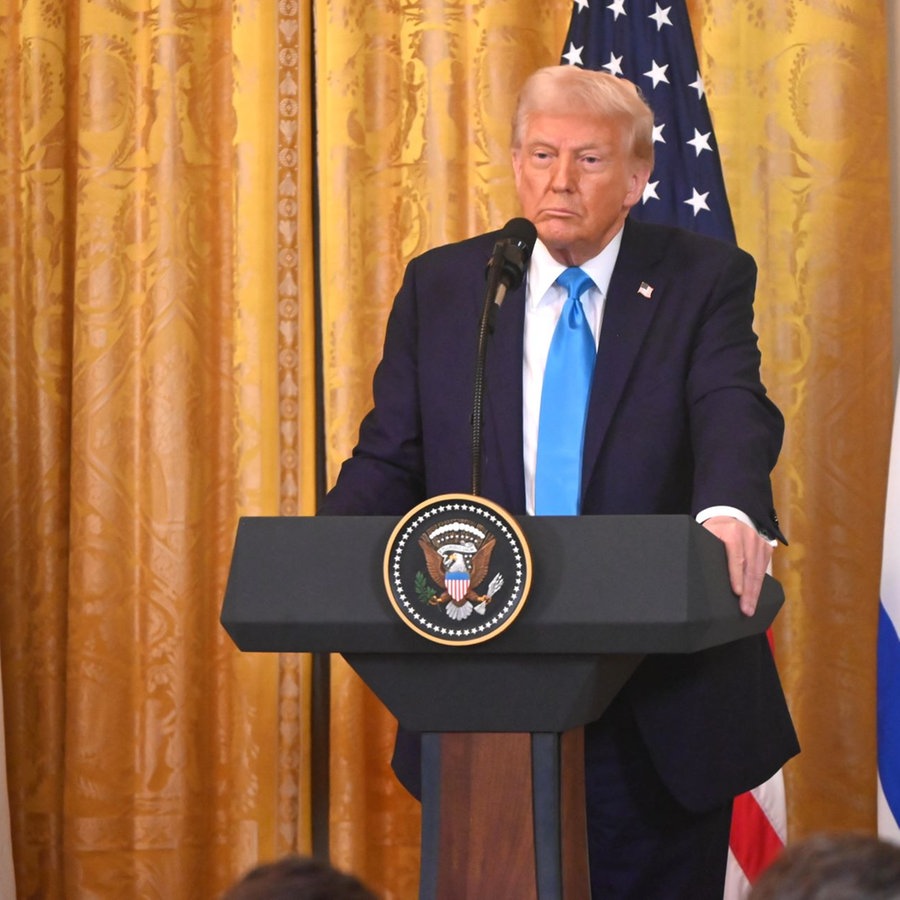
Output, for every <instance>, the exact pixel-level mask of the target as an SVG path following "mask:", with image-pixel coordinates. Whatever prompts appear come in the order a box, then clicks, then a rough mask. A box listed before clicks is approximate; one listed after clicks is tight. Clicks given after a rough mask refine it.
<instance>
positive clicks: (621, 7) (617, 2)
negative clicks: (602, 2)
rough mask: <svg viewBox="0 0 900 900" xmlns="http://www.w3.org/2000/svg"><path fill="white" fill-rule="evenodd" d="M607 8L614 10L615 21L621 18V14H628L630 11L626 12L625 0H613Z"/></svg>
mask: <svg viewBox="0 0 900 900" xmlns="http://www.w3.org/2000/svg"><path fill="white" fill-rule="evenodd" d="M606 8H607V9H611V10H612V12H613V17H614V19H613V20H614V21H615V20H616V19H618V18H619V16H627V15H628V13H627V12H625V0H613V2H612V3H610V4H609V6H607V7H606Z"/></svg>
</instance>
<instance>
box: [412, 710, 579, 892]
mask: <svg viewBox="0 0 900 900" xmlns="http://www.w3.org/2000/svg"><path fill="white" fill-rule="evenodd" d="M419 897H420V900H459V898H461V897H472V898H479V897H516V898H517V900H562V898H565V900H588V898H589V897H590V881H589V876H588V862H587V835H586V823H585V809H584V743H583V732H582V730H581V729H580V728H578V729H574V730H572V731H569V732H566V733H565V734H564V735H562V736H560V735H558V734H552V733H541V734H503V733H491V734H484V733H476V734H463V733H453V734H447V733H445V734H426V735H423V738H422V866H421V881H420V888H419Z"/></svg>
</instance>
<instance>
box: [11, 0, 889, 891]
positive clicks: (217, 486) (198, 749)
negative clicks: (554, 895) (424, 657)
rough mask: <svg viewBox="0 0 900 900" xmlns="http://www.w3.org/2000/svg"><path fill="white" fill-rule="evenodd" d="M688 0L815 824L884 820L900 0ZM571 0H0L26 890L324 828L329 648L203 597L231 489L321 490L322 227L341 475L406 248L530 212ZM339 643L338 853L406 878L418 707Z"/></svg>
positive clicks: (266, 492) (205, 874)
mask: <svg viewBox="0 0 900 900" xmlns="http://www.w3.org/2000/svg"><path fill="white" fill-rule="evenodd" d="M688 6H689V9H690V12H691V16H692V22H693V25H694V30H695V37H696V39H697V43H698V50H699V51H700V59H701V66H702V67H703V69H704V75H705V78H706V84H707V88H708V94H709V99H710V104H711V107H712V110H713V117H714V123H715V126H716V134H717V138H718V141H719V143H720V145H721V148H722V152H723V158H724V165H725V176H726V181H727V183H728V188H729V194H730V198H731V204H732V209H733V212H734V215H735V220H736V225H737V231H738V237H739V240H740V242H741V243H742V245H743V246H745V247H746V248H747V249H748V250H750V251H751V252H752V253H753V254H754V255H755V256H756V258H757V260H758V262H759V263H760V288H759V300H758V329H759V331H760V333H761V337H762V342H763V348H764V353H765V354H766V372H765V375H766V379H767V382H768V384H769V386H770V389H771V390H772V393H773V394H774V396H775V399H776V400H777V401H778V402H779V404H780V405H781V406H782V408H783V409H784V410H785V413H786V416H787V419H788V439H787V444H786V447H785V451H784V454H783V457H782V461H781V463H780V464H779V468H778V470H777V473H776V489H777V496H778V500H779V506H780V509H781V513H782V519H783V522H784V525H785V528H786V530H787V532H788V534H789V536H790V538H791V541H792V542H791V547H790V548H788V549H787V550H782V551H780V553H779V556H778V562H777V566H778V568H777V572H776V574H778V575H779V576H780V577H781V579H782V580H783V581H784V584H785V587H786V589H787V593H788V597H789V600H788V607H787V609H786V611H785V613H784V614H783V615H782V617H781V619H780V621H779V624H778V628H777V640H778V656H779V665H780V668H781V670H782V673H783V675H784V678H785V682H786V685H787V687H788V691H789V695H790V701H791V704H792V708H793V711H794V714H795V717H796V719H797V722H798V726H799V729H800V734H801V740H802V742H803V745H804V753H803V755H802V756H801V757H800V758H799V759H798V761H796V762H795V763H792V764H791V765H790V766H789V768H788V772H787V774H788V789H789V798H790V824H791V833H792V835H793V836H796V835H799V834H802V833H804V832H807V831H811V830H814V829H816V828H820V827H836V828H840V827H848V828H849V827H854V828H864V829H871V828H872V827H873V824H874V800H873V797H874V706H873V694H874V628H875V603H876V600H877V583H878V566H879V550H878V548H879V546H880V532H881V521H882V513H883V507H884V480H885V471H886V459H887V418H888V416H889V412H890V392H891V386H890V376H889V372H890V321H889V317H890V257H889V242H888V238H889V221H888V208H887V199H886V198H887V193H888V173H887V169H888V154H887V122H886V115H887V112H886V110H887V103H886V47H885V39H886V38H885V33H886V29H885V25H884V10H883V7H882V4H873V3H871V2H870V0H844V2H841V3H837V2H835V0H787V2H786V0H689V3H688ZM310 7H314V8H313V9H311V8H310ZM313 13H314V14H315V21H316V38H315V51H314V56H315V66H316V73H317V79H316V84H315V85H314V86H313V85H312V84H311V82H310V78H311V76H310V72H311V71H312V61H311V56H312V55H313V47H312V32H311V25H310V22H311V16H312V14H313ZM570 13H571V4H570V2H569V0H552V2H548V3H544V4H533V3H529V2H526V0H491V2H487V0H470V2H464V0H422V2H418V3H413V4H407V5H406V6H398V5H397V4H393V3H387V2H372V0H316V2H315V3H312V2H310V0H307V2H298V0H278V2H277V3H269V2H264V0H242V2H239V0H235V2H233V3H226V2H224V0H203V2H199V3H198V2H191V3H186V2H178V0H163V2H148V0H144V2H135V3H132V4H130V5H126V4H121V3H118V2H115V0H81V2H78V3H76V2H70V0H44V2H42V3H40V4H38V3H35V2H30V0H20V2H14V0H0V204H2V205H0V222H2V229H0V447H2V451H0V534H2V535H3V537H2V538H0V661H2V666H3V678H2V683H3V691H4V707H5V720H6V742H7V757H8V774H9V788H10V803H11V811H12V821H13V832H14V851H15V857H16V869H17V879H18V885H17V886H18V890H19V895H20V896H22V897H67V898H77V897H81V896H117V897H118V896H123V897H124V896H134V897H141V898H144V897H154V896H159V897H167V898H178V897H192V898H193V897H214V896H216V895H217V894H218V893H219V892H220V891H221V889H222V888H223V887H224V885H225V884H226V883H228V881H229V880H230V879H231V878H233V877H235V876H236V875H237V874H238V872H240V871H241V870H242V869H244V868H245V867H246V866H248V865H249V864H250V863H252V862H253V861H255V860H256V859H257V858H270V857H272V856H274V855H277V854H279V853H282V852H285V851H286V850H289V849H293V848H296V849H300V850H308V849H309V847H310V818H309V793H310V783H309V770H308V754H309V699H308V697H309V664H308V660H306V659H305V658H304V657H294V656H285V657H282V658H270V657H267V656H260V655H242V654H239V653H237V652H236V651H235V650H234V648H233V647H232V646H231V644H230V641H229V639H228V638H227V637H226V636H225V635H224V634H223V633H222V631H221V628H220V627H219V625H218V614H219V607H220V603H221V597H222V592H223V588H224V579H225V575H226V572H227V564H228V555H229V552H230V549H231V542H232V539H233V531H234V525H235V522H236V519H237V516H238V515H240V514H244V513H247V514H260V513H274V512H281V513H283V514H287V515H292V514H296V513H301V514H305V513H309V512H312V509H313V504H314V500H313V489H314V471H315V463H314V458H313V457H314V439H313V436H314V429H315V427H316V423H315V420H314V417H315V407H314V380H315V372H314V369H313V344H314V340H315V334H314V325H315V320H314V309H313V303H312V298H313V275H314V271H313V267H314V265H316V266H318V270H317V272H316V273H315V274H317V276H318V278H319V280H320V284H321V313H320V315H321V341H322V373H321V374H322V380H323V388H324V393H323V399H324V416H325V419H324V426H325V466H326V469H325V472H326V477H327V480H328V481H329V482H330V481H331V480H333V478H334V477H335V475H336V471H337V466H338V465H339V462H340V460H341V459H342V458H343V457H344V456H345V455H346V454H347V453H348V452H349V450H350V448H351V446H352V444H353V442H354V440H355V436H356V426H357V424H358V421H359V418H360V417H361V415H362V414H363V413H364V412H365V410H366V408H367V406H368V404H369V402H370V393H369V386H370V380H371V375H372V371H373V369H374V366H375V364H376V362H377V358H378V355H379V352H380V342H381V336H382V334H383V329H384V322H385V319H386V315H387V311H388V309H389V306H390V302H391V299H392V297H393V293H394V291H395V290H396V288H397V286H398V284H399V280H400V274H401V272H402V268H403V266H404V264H405V263H406V262H407V261H408V259H409V258H410V257H411V256H412V255H414V254H415V253H417V252H420V251H421V250H423V249H425V248H426V247H428V246H431V245H434V244H437V243H440V242H443V241H447V240H453V239H456V238H460V237H464V236H467V235H469V234H473V233H475V232H477V231H480V230H483V229H485V228H488V227H493V226H497V225H500V224H502V223H503V222H504V221H505V220H506V219H507V218H508V217H509V216H511V215H513V214H515V212H516V204H515V195H514V190H513V186H512V180H511V177H510V175H509V171H508V165H507V144H508V131H509V116H510V114H511V102H512V98H513V95H514V93H515V90H516V88H517V86H518V84H519V83H520V81H521V80H522V78H523V77H524V75H525V74H526V73H527V72H528V71H529V70H531V69H532V68H534V67H535V66H538V65H542V64H547V63H551V62H555V61H556V60H557V59H558V57H559V53H560V49H561V47H562V42H563V37H564V35H565V31H566V29H567V26H568V20H569V16H570ZM313 89H314V90H315V94H316V100H317V104H316V106H317V115H318V136H317V139H316V143H315V145H313V133H312V128H311V121H312V112H311V97H312V92H313ZM313 153H315V163H316V166H317V177H318V189H319V197H320V204H319V209H318V211H317V214H318V219H319V228H320V232H319V241H318V245H317V246H318V255H317V256H314V255H313V242H312V225H311V223H312V219H313V211H312V207H311V196H312V173H313V169H314V165H313ZM862 223H865V231H864V230H863V227H860V226H861V224H862ZM333 681H334V683H333V698H332V704H333V721H332V734H331V738H332V754H331V787H332V797H331V844H332V855H333V858H334V860H335V862H336V863H338V864H339V865H341V866H342V867H344V868H347V869H350V870H352V871H355V872H356V873H357V874H359V875H361V876H362V877H363V878H364V879H365V880H366V881H368V882H369V883H370V884H372V886H373V887H375V888H376V889H378V890H379V891H380V892H381V893H383V895H384V896H385V897H387V898H391V897H396V898H407V897H411V896H414V893H415V888H414V886H415V879H416V866H417V861H418V818H417V817H418V812H417V809H416V808H415V805H414V804H412V803H411V802H410V801H409V800H408V798H406V797H405V795H404V794H403V792H402V790H401V789H400V788H399V787H398V786H397V785H396V784H395V782H394V781H393V779H392V776H391V775H390V774H389V771H388V768H387V766H388V759H389V756H390V747H391V742H392V738H393V722H392V721H391V719H390V717H389V716H388V715H387V714H386V713H385V712H384V710H383V709H382V708H381V706H380V704H378V702H377V701H376V700H375V699H374V698H373V697H372V696H371V695H370V694H369V693H368V691H367V690H366V689H365V688H364V687H363V686H362V685H361V684H360V682H359V681H358V679H356V677H355V676H353V675H352V674H351V673H350V672H349V671H348V670H347V669H346V667H344V666H343V665H342V664H341V663H340V661H339V660H335V663H334V677H333Z"/></svg>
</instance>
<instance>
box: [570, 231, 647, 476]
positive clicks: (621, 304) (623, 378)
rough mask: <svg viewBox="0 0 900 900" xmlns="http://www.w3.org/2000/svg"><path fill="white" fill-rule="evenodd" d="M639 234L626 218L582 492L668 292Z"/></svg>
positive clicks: (594, 389)
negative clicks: (663, 295)
mask: <svg viewBox="0 0 900 900" xmlns="http://www.w3.org/2000/svg"><path fill="white" fill-rule="evenodd" d="M639 233H640V226H639V225H638V224H636V223H634V222H632V221H631V220H630V219H626V222H625V233H624V235H623V238H622V246H621V248H620V250H619V257H618V259H617V260H616V266H615V269H614V270H613V275H612V279H611V281H610V284H609V292H608V294H607V297H606V304H605V307H604V311H603V324H602V327H601V329H600V341H599V344H598V347H597V363H596V366H595V367H594V378H593V381H592V384H591V399H590V402H589V404H588V418H587V425H586V428H585V439H584V459H583V463H582V490H583V489H584V486H585V485H587V483H588V481H589V480H590V477H591V473H592V472H593V470H594V466H595V464H596V462H597V458H598V456H599V454H600V450H601V448H602V446H603V441H604V439H605V437H606V435H607V432H608V430H609V425H610V422H611V420H612V417H613V414H614V412H615V410H616V407H617V406H618V404H619V401H620V400H621V397H622V392H623V391H624V389H625V385H626V383H627V381H628V376H629V374H630V373H631V370H632V368H633V366H634V363H635V360H636V359H637V356H638V353H639V351H640V348H641V344H642V343H643V340H644V336H645V334H646V333H647V329H648V328H649V326H650V322H651V321H652V319H653V316H654V314H655V312H656V309H657V307H658V305H659V303H660V301H661V299H662V294H663V292H664V279H663V278H662V277H661V276H660V275H659V274H658V273H655V272H654V268H653V265H654V263H655V258H656V253H655V252H654V251H653V250H651V249H650V248H648V247H646V246H645V242H644V241H642V240H641V237H640V236H639ZM648 289H649V290H648ZM648 292H649V294H650V296H649V297H648V296H647V293H648Z"/></svg>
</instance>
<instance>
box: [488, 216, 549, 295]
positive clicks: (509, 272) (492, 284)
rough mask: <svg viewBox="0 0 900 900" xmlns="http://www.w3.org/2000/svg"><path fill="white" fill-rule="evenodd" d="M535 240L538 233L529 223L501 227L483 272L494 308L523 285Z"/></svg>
mask: <svg viewBox="0 0 900 900" xmlns="http://www.w3.org/2000/svg"><path fill="white" fill-rule="evenodd" d="M536 240H537V229H536V228H535V227H534V225H533V224H532V223H531V222H529V221H528V219H522V218H518V219H510V220H509V221H508V222H507V223H506V224H505V225H504V226H503V230H502V231H501V232H500V235H499V237H498V238H497V243H496V244H494V252H493V253H492V254H491V261H490V262H489V263H488V266H487V271H486V272H485V276H486V278H487V280H488V298H489V301H492V302H493V303H494V305H495V306H497V307H499V306H500V304H501V303H503V300H504V298H505V297H506V293H507V291H512V290H515V289H516V288H517V287H518V286H519V285H520V284H521V283H522V279H523V278H524V277H525V270H526V269H527V268H528V260H529V259H531V251H532V250H534V242H535V241H536Z"/></svg>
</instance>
